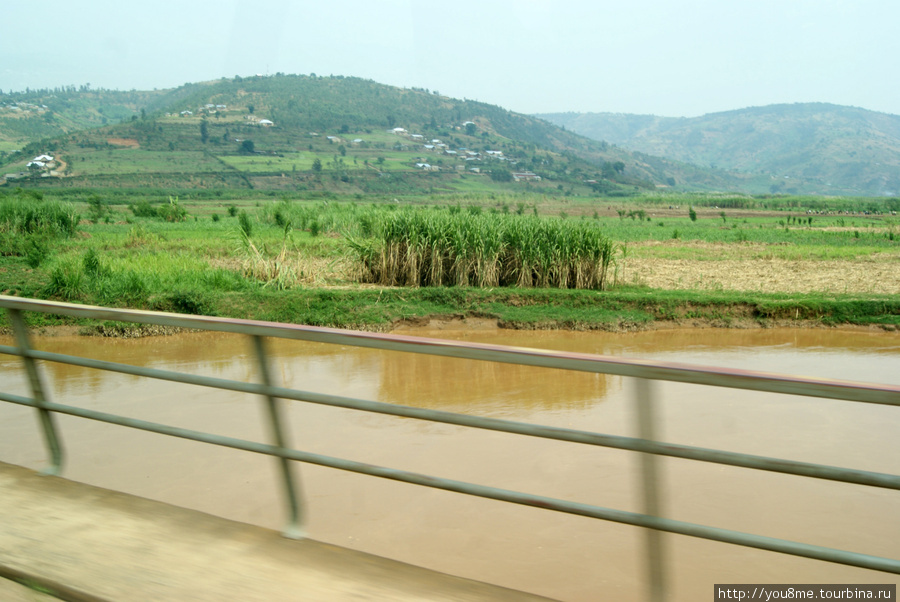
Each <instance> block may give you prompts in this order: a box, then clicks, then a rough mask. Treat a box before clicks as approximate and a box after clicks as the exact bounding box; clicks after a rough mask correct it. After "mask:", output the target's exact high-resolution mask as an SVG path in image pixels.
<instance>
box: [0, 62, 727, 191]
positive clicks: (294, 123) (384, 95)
mask: <svg viewBox="0 0 900 602" xmlns="http://www.w3.org/2000/svg"><path fill="white" fill-rule="evenodd" d="M14 96H15V98H13V97H14ZM19 96H21V95H18V96H16V95H11V94H7V95H3V96H0V98H2V99H3V106H4V107H7V109H8V110H6V112H4V113H0V116H4V115H5V116H6V117H5V118H6V119H7V120H8V121H10V122H14V121H15V120H16V119H19V120H20V121H22V122H23V124H24V123H25V122H27V123H28V124H30V125H29V126H28V127H24V125H23V127H21V128H19V130H17V131H20V132H21V135H18V137H14V136H11V137H9V138H8V139H7V141H6V143H7V145H8V146H9V145H11V144H12V143H13V142H15V143H17V144H19V143H21V142H25V144H23V145H22V147H21V148H22V150H21V152H18V153H12V152H9V151H7V152H6V153H5V154H4V156H3V157H2V161H3V163H2V166H0V175H6V176H7V185H28V186H38V185H39V186H66V187H115V188H146V187H153V188H165V189H172V190H182V189H235V188H252V189H264V190H285V191H288V190H330V191H336V192H340V193H350V194H366V193H382V194H403V193H406V192H413V191H416V192H421V191H423V190H424V191H427V192H429V193H435V192H437V193H440V192H490V191H493V190H510V189H514V190H522V189H530V190H535V191H541V190H554V191H562V190H564V191H568V192H570V193H575V194H594V195H597V194H613V195H618V196H622V195H627V194H633V193H634V192H636V191H639V190H648V189H655V188H657V187H660V186H661V187H673V186H679V187H682V188H707V189H736V188H739V187H740V183H739V181H738V180H736V179H734V178H732V177H731V176H729V175H728V174H725V173H724V172H714V171H711V170H698V169H697V168H696V167H694V166H689V165H683V164H679V163H677V162H673V161H669V160H666V159H660V158H654V157H649V156H644V155H639V154H633V153H631V152H628V151H626V150H624V149H622V148H618V147H616V146H612V145H609V144H607V143H605V142H598V141H594V140H591V139H589V138H586V137H583V136H580V135H577V134H575V133H572V132H569V131H565V130H564V129H562V128H560V127H557V126H555V125H553V124H551V123H549V122H547V121H545V120H542V119H537V118H534V117H530V116H526V115H521V114H516V113H512V112H510V111H507V110H505V109H503V108H501V107H497V106H493V105H488V104H484V103H480V102H475V101H469V100H459V99H453V98H448V97H445V96H441V95H439V94H437V93H430V92H428V91H426V90H421V89H401V88H395V87H391V86H385V85H381V84H378V83H375V82H372V81H369V80H363V79H359V78H352V77H341V76H337V77H334V76H329V77H317V76H315V75H309V76H306V75H283V74H277V75H275V76H271V77H263V76H255V77H249V78H240V77H236V78H234V79H222V80H216V81H211V82H204V83H198V84H186V85H184V86H182V87H180V88H178V89H176V90H166V91H154V92H109V91H91V90H86V89H80V90H75V89H67V90H63V91H59V90H56V91H41V92H39V93H31V96H29V97H28V98H29V99H30V100H29V101H27V102H28V103H29V106H30V107H31V108H29V109H28V110H29V111H31V112H32V113H33V114H29V116H28V117H27V119H24V118H23V117H22V116H21V115H18V113H21V112H22V107H24V106H25V104H26V101H25V100H24V99H22V98H19ZM13 103H15V104H16V107H18V109H13V108H12V104H13ZM38 103H40V104H38ZM7 113H9V115H7ZM63 122H65V127H63ZM29 128H30V129H29ZM398 128H399V129H398ZM10 131H12V130H10ZM42 154H49V155H51V156H53V157H54V163H53V164H51V165H49V166H46V167H43V168H40V169H37V168H35V167H34V166H32V167H29V166H28V163H29V162H31V160H32V159H33V158H34V157H36V156H38V155H42ZM523 174H524V175H523Z"/></svg>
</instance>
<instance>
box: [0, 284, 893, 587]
mask: <svg viewBox="0 0 900 602" xmlns="http://www.w3.org/2000/svg"><path fill="white" fill-rule="evenodd" d="M0 307H4V308H6V309H7V311H8V313H9V316H10V322H11V324H12V326H13V330H14V331H15V334H16V346H15V347H10V346H0V353H4V354H9V355H17V356H20V357H22V358H23V361H24V364H25V368H26V371H27V373H28V375H29V380H30V383H31V387H32V395H33V397H32V398H26V397H21V396H17V395H11V394H8V393H3V392H0V401H7V402H10V403H14V404H20V405H25V406H31V407H34V408H36V409H37V411H38V415H39V418H40V422H41V425H42V428H43V431H44V436H45V441H46V444H47V447H48V451H49V454H50V457H51V468H50V472H56V473H58V472H59V471H60V470H61V465H62V458H63V456H62V449H61V446H60V443H59V438H58V436H57V434H56V426H55V423H54V421H53V419H52V418H53V413H61V414H69V415H73V416H80V417H83V418H88V419H92V420H100V421H104V422H109V423H112V424H119V425H123V426H128V427H132V428H138V429H142V430H147V431H151V432H157V433H162V434H167V435H171V436H176V437H182V438H187V439H192V440H195V441H202V442H206V443H211V444H215V445H222V446H226V447H231V448H235V449H243V450H246V451H251V452H256V453H263V454H267V455H271V456H274V457H276V458H277V460H278V462H279V467H280V470H281V473H282V482H283V485H284V492H285V499H286V504H287V507H288V515H289V518H288V526H287V527H286V529H285V534H286V535H287V536H292V537H299V536H300V535H301V532H302V531H301V521H302V515H301V512H300V502H299V495H298V489H299V488H298V486H297V485H296V479H295V477H294V475H293V473H292V471H291V466H290V462H289V461H290V460H295V461H300V462H306V463H311V464H318V465H322V466H329V467H332V468H337V469H341V470H348V471H353V472H359V473H363V474H369V475H373V476H379V477H383V478H388V479H394V480H398V481H404V482H408V483H416V484H420V485H425V486H428V487H435V488H439V489H445V490H448V491H456V492H459V493H466V494H469V495H476V496H480V497H486V498H490V499H496V500H503V501H507V502H512V503H517V504H524V505H528V506H536V507H540V508H545V509H549V510H554V511H559V512H566V513H570V514H577V515H582V516H589V517H593V518H599V519H603V520H609V521H614V522H620V523H625V524H630V525H634V526H639V527H646V528H648V535H647V538H648V539H647V557H648V571H649V572H648V575H649V577H648V580H649V582H650V588H651V596H650V597H651V598H652V599H654V600H658V599H662V597H663V592H664V582H665V581H664V579H665V577H664V566H665V562H664V558H663V554H662V551H663V546H662V544H661V540H660V537H659V536H660V532H670V533H679V534H683V535H690V536H694V537H700V538H704V539H711V540H715V541H722V542H727V543H733V544H737V545H742V546H749V547H754V548H760V549H765V550H770V551H775V552H782V553H786V554H793V555H797V556H804V557H807V558H814V559H818V560H825V561H829V562H836V563H840V564H846V565H851V566H857V567H863V568H868V569H873V570H879V571H886V572H891V573H896V574H900V560H896V559H889V558H882V557H877V556H870V555H865V554H859V553H856V552H850V551H844V550H836V549H832V548H825V547H821V546H815V545H811V544H805V543H799V542H792V541H786V540H781V539H776V538H771V537H763V536H759V535H753V534H747V533H741V532H737V531H730V530H726V529H719V528H715V527H708V526H704V525H697V524H693V523H687V522H684V521H676V520H672V519H667V518H663V517H661V516H660V515H661V514H662V513H663V512H662V504H661V500H662V494H661V492H660V491H658V482H659V478H658V472H659V468H658V466H657V464H656V461H655V457H656V456H658V455H663V456H670V457H676V458H684V459H691V460H698V461H703V462H713V463H718V464H726V465H731V466H740V467H744V468H752V469H758V470H766V471H773V472H780V473H786V474H792V475H798V476H806V477H813V478H819V479H827V480H832V481H839V482H846V483H854V484H858V485H866V486H873V487H882V488H887V489H894V490H900V475H894V474H886V473H877V472H870V471H862V470H855V469H850V468H843V467H835V466H826V465H820V464H813V463H807V462H797V461H792V460H785V459H780V458H769V457H764V456H754V455H748V454H741V453H736V452H728V451H723V450H712V449H705V448H699V447H694V446H687V445H679V444H671V443H662V442H657V441H654V430H655V427H654V425H655V423H656V418H655V412H654V403H655V402H654V395H653V392H652V386H651V385H652V381H653V380H667V381H674V382H685V383H695V384H703V385H711V386H718V387H727V388H734V389H746V390H754V391H766V392H775V393H786V394H792V395H806V396H813V397H823V398H829V399H842V400H848V401H857V402H865V403H876V404H884V405H893V406H897V405H900V386H893V385H873V384H868V383H858V382H849V381H834V380H825V379H811V378H803V377H796V376H787V375H780V374H771V373H761V372H752V371H745V370H734V369H725V368H712V367H699V366H688V365H684V364H676V363H663V362H651V361H643V360H634V359H623V358H613V357H608V356H597V355H589V354H580V353H569V352H558V351H544V350H537V349H525V348H511V347H501V346H496V345H486V344H478V343H459V342H451V341H443V340H436V339H424V338H418V337H407V336H398V335H386V334H379V333H370V332H356V331H347V330H339V329H331V328H318V327H310V326H296V325H285V324H276V323H269V322H259V321H252V320H236V319H227V318H213V317H208V316H186V315H178V314H167V313H161V312H148V311H138V310H123V309H109V308H101V307H90V306H82V305H74V304H69V303H58V302H50V301H36V300H29V299H20V298H16V297H7V296H2V295H0ZM23 311H35V312H43V313H51V314H58V315H66V316H73V317H79V318H92V319H100V320H115V321H121V322H135V323H144V324H156V325H163V326H170V327H178V328H189V329H202V330H212V331H220V332H232V333H239V334H244V335H249V336H251V337H252V338H253V341H254V346H255V349H256V352H257V359H258V361H259V364H260V368H261V376H262V378H261V380H262V382H261V383H247V382H241V381H231V380H225V379H219V378H212V377H205V376H199V375H193V374H185V373H179V372H172V371H167V370H158V369H152V368H143V367H140V366H132V365H127V364H120V363H115V362H108V361H103V360H95V359H90V358H82V357H76V356H71V355H65V354H58V353H50V352H46V351H39V350H35V349H32V348H31V345H30V343H29V341H28V335H27V330H26V327H25V322H24V320H23V319H22V315H21V312H23ZM264 337H276V338H286V339H295V340H306V341H314V342H321V343H330V344H337V345H349V346H357V347H369V348H377V349H385V350H393V351H403V352H412V353H424V354H430V355H441V356H447V357H456V358H467V359H477V360H483V361H493V362H502V363H511V364H520V365H528V366H538V367H546V368H558V369H564V370H577V371H583V372H594V373H604V374H617V375H622V376H628V377H633V378H636V379H637V383H638V386H637V393H636V398H637V400H636V403H637V410H638V424H637V430H638V433H639V437H637V438H633V437H622V436H615V435H607V434H602V433H595V432H589V431H580V430H575V429H564V428H559V427H548V426H541V425H534V424H527V423H521V422H515V421H509V420H501V419H496V418H485V417H478V416H469V415H464V414H455V413H451V412H446V411H441V410H431V409H424V408H415V407H409V406H398V405H393V404H389V403H383V402H376V401H370V400H363V399H353V398H347V397H340V396H335V395H328V394H322V393H314V392H310V391H302V390H296V389H289V388H284V387H279V386H275V384H274V383H273V382H272V380H271V378H270V376H269V370H268V363H267V359H266V357H267V356H266V351H265V346H264ZM36 360H43V361H53V362H60V363H65V364H70V365H75V366H82V367H86V368H92V369H99V370H106V371H112V372H119V373H123V374H131V375H136V376H142V377H149V378H156V379H161V380H166V381H171V382H180V383H188V384H194V385H201V386H206V387H214V388H219V389H225V390H231V391H238V392H244V393H250V394H256V395H260V396H262V397H264V399H265V400H266V405H267V408H268V415H269V421H270V435H271V437H272V441H273V444H263V443H257V442H252V441H246V440H242V439H235V438H231V437H223V436H220V435H214V434H210V433H204V432H199V431H194V430H189V429H182V428H178V427H172V426H168V425H162V424H157V423H152V422H147V421H143V420H137V419H131V418H125V417H121V416H117V415H113V414H109V413H104V412H98V411H94V410H87V409H83V408H77V407H72V406H66V405H63V404H57V403H52V402H50V401H47V399H46V397H45V396H44V394H43V390H44V388H43V385H42V383H41V378H40V374H39V372H38V370H37V366H36ZM280 399H290V400H296V401H303V402H308V403H317V404H323V405H330V406H336V407H342V408H349V409H356V410H362V411H367V412H377V413H382V414H388V415H394V416H404V417H409V418H416V419H422V420H429V421H434V422H443V423H447V424H455V425H461V426H468V427H473V428H480V429H488V430H494V431H501V432H508V433H516V434H521V435H527V436H534V437H543V438H548V439H556V440H560V441H569V442H575V443H583V444H588V445H596V446H602V447H610V448H617V449H625V450H630V451H636V452H643V453H642V470H641V473H642V481H641V482H642V488H643V512H642V513H635V512H625V511H621V510H614V509H610V508H602V507H599V506H592V505H589V504H582V503H575V502H569V501H564V500H559V499H554V498H547V497H541V496H534V495H529V494H526V493H521V492H514V491H509V490H504V489H498V488H493V487H486V486H482V485H475V484H471V483H465V482H460V481H453V480H449V479H443V478H439V477H434V476H429V475H423V474H418V473H412V472H408V471H401V470H395V469H390V468H385V467H380V466H373V465H370V464H365V463H360V462H355V461H351V460H345V459H340V458H334V457H330V456H324V455H321V454H312V453H308V452H303V451H300V450H297V449H292V448H289V447H288V444H287V440H286V436H285V434H284V431H283V429H282V426H281V418H280V410H279V403H278V400H280Z"/></svg>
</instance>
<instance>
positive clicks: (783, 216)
mask: <svg viewBox="0 0 900 602" xmlns="http://www.w3.org/2000/svg"><path fill="white" fill-rule="evenodd" d="M235 196H238V197H239V195H235ZM310 196H311V197H313V198H309V197H310ZM684 200H685V199H684V198H678V197H671V198H670V199H669V203H665V202H663V203H660V202H658V201H659V199H657V198H647V199H643V200H642V201H641V200H638V201H635V200H632V199H627V200H623V199H584V198H580V199H573V198H567V197H564V196H558V197H548V196H544V195H536V194H535V195H528V194H524V195H503V194H494V195H490V194H489V195H484V194H480V195H479V194H476V193H472V194H468V193H459V194H457V195H452V196H447V195H445V196H442V197H440V196H429V195H418V196H410V197H404V198H402V199H398V198H393V197H391V196H388V197H383V198H381V199H378V200H374V201H373V200H372V199H371V198H368V199H365V200H363V199H362V198H359V197H355V196H351V197H348V198H342V197H340V196H336V195H333V194H322V195H318V196H317V195H307V198H305V199H300V198H295V199H288V198H286V197H283V198H275V197H273V196H271V195H269V194H268V193H266V194H259V195H257V196H256V197H255V198H253V197H250V198H247V197H243V198H232V199H229V198H228V196H227V195H223V197H222V198H220V199H186V200H178V199H177V198H175V197H165V198H158V196H153V195H150V196H147V197H143V198H142V197H139V196H136V195H135V196H130V197H129V196H123V195H119V196H116V197H103V196H100V195H98V194H86V193H81V192H79V193H74V192H70V193H67V194H63V193H60V194H58V195H56V196H54V195H53V194H50V193H49V192H48V191H44V193H43V194H42V193H39V192H36V191H27V190H19V191H14V192H11V193H9V194H6V195H5V196H3V197H2V198H0V292H2V293H3V294H7V295H18V296H27V297H39V298H53V299H61V300H66V301H72V302H82V303H89V304H97V305H110V306H128V307H139V308H149V309H158V310H166V311H178V312H188V313H207V314H216V315H229V316H235V317H247V318H257V319H266V320H275V321H284V322H294V323H306V324H315V325H328V326H340V327H357V328H373V329H388V328H390V327H391V326H392V325H393V324H396V323H397V322H398V321H402V320H413V321H415V320H423V319H428V318H431V317H434V316H438V317H442V318H460V317H479V318H488V319H494V320H497V321H498V323H500V324H501V325H503V326H507V327H516V328H578V329H591V328H602V329H632V328H649V327H654V326H658V325H659V324H661V323H672V322H675V323H678V324H694V325H705V324H714V325H720V326H728V325H731V326H753V325H758V326H768V325H775V324H781V323H782V322H783V321H792V322H793V323H800V322H802V323H808V324H822V325H838V324H856V325H879V326H881V327H883V328H886V329H891V330H893V329H895V328H897V327H898V326H900V240H898V237H900V222H898V221H897V217H896V216H894V215H891V214H890V211H886V212H879V213H877V214H876V213H872V212H869V213H867V209H866V208H865V207H866V206H867V203H868V201H865V200H857V201H846V202H845V205H846V208H844V209H840V210H838V209H833V210H829V209H821V210H818V209H817V210H816V211H820V212H819V213H813V212H811V211H812V210H808V209H807V210H804V209H802V208H800V207H792V206H790V205H789V204H788V203H781V204H779V203H772V206H770V207H766V208H752V209H747V208H735V209H719V208H718V207H716V206H715V205H714V204H713V203H714V202H715V201H714V200H710V199H705V200H704V199H701V198H697V197H694V198H692V199H691V200H692V202H696V203H697V206H696V208H695V209H694V213H695V214H696V219H692V218H691V216H690V206H688V205H686V204H684ZM700 201H704V202H705V201H709V205H710V206H705V205H700ZM428 224H437V226H435V227H434V228H433V229H432V230H427V228H428V227H430V226H428ZM453 224H456V225H457V226H458V232H460V233H468V234H471V236H468V238H466V237H464V236H461V235H460V236H458V237H457V238H453V237H452V236H450V233H451V231H453V228H454V227H455V226H453ZM389 227H393V228H394V230H393V231H392V232H393V233H394V234H393V235H395V234H397V233H398V232H399V233H400V234H403V236H400V237H399V238H397V237H396V236H395V237H394V238H389V237H388V236H387V235H386V233H387V232H388V230H389ZM529 227H530V228H531V230H528V228H529ZM527 232H532V234H531V235H532V236H534V237H535V238H533V239H531V240H530V241H528V240H525V239H515V238H512V236H514V235H519V236H524V235H525V233H527ZM442 233H446V236H444V235H443V234H442ZM426 234H427V236H426ZM475 234H478V236H477V237H476V236H475ZM393 235H392V236H393ZM429 237H430V238H429ZM430 241H433V242H430ZM479 241H480V242H479ZM391 245H394V246H391ZM442 245H443V246H442ZM579 245H581V247H583V248H584V249H588V250H590V249H600V248H601V247H602V248H603V249H605V251H604V252H603V253H598V254H596V257H597V260H596V262H595V263H590V261H589V256H590V253H591V252H592V251H589V252H588V251H586V252H584V253H586V254H584V253H583V251H582V250H580V249H581V247H579ZM479 249H481V250H479ZM539 250H540V253H538V251H539ZM382 251H385V252H384V253H383V255H378V253H381V252H382ZM387 251H390V252H389V253H388V252H387ZM524 251H529V252H531V254H530V255H528V254H527V253H523V252H524ZM388 256H390V257H393V259H392V260H391V261H393V262H394V263H395V264H396V266H395V267H398V269H399V272H398V274H399V275H397V276H393V277H388V278H387V279H386V280H385V279H379V278H378V277H376V276H375V275H374V274H376V273H377V274H383V271H379V270H382V267H383V266H381V264H378V266H380V267H378V266H376V263H377V262H378V261H381V260H380V259H377V258H379V257H388ZM385 261H386V260H385ZM373 266H375V267H376V268H377V269H375V270H374V271H373ZM523 266H525V267H523ZM564 266H565V267H564ZM601 267H602V268H603V269H604V270H605V271H604V272H603V277H599V275H600V274H601V272H600V271H599V270H600V269H601ZM439 268H440V269H444V272H443V274H444V275H440V274H438V269H439ZM416 270H417V271H416ZM515 270H519V271H515ZM594 275H597V276H598V277H594ZM438 282H439V283H440V285H439V286H432V285H431V284H435V283H438ZM579 283H580V284H579ZM35 319H42V320H48V321H49V322H50V323H52V322H53V319H52V318H35Z"/></svg>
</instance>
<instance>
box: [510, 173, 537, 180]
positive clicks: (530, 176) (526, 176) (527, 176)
mask: <svg viewBox="0 0 900 602" xmlns="http://www.w3.org/2000/svg"><path fill="white" fill-rule="evenodd" d="M512 177H513V180H514V181H516V182H522V181H529V180H534V181H535V182H540V181H541V176H539V175H537V174H535V173H531V172H530V171H520V172H518V173H514V174H513V175H512Z"/></svg>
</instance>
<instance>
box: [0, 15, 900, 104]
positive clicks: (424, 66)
mask: <svg viewBox="0 0 900 602" xmlns="http://www.w3.org/2000/svg"><path fill="white" fill-rule="evenodd" d="M3 14H4V16H3V20H2V23H0V90H2V91H4V92H9V91H23V90H25V89H26V88H32V89H34V88H53V87H57V86H65V85H75V86H81V85H83V84H90V85H91V86H92V87H94V88H97V87H102V88H110V89H118V90H130V89H138V90H150V89H166V88H174V87H177V86H180V85H182V84H185V83H189V82H190V83H193V82H199V81H207V80H213V79H218V78H221V77H233V76H235V75H240V76H248V75H255V74H264V75H265V74H274V73H276V72H282V73H298V74H309V73H316V74H317V75H344V76H356V77H362V78H365V79H370V80H374V81H376V82H379V83H383V84H389V85H393V86H400V87H416V88H426V89H429V90H432V91H434V90H437V91H439V92H440V93H441V94H443V95H446V96H451V97H455V98H467V99H470V100H479V101H482V102H486V103H490V104H494V105H499V106H502V107H504V108H506V109H509V110H511V111H515V112H518V113H555V112H568V111H574V112H613V113H636V114H653V115H660V116H667V117H694V116H698V115H702V114H706V113H714V112H719V111H728V110H733V109H741V108H745V107H750V106H763V105H769V104H776V103H795V102H827V103H833V104H839V105H849V106H855V107H861V108H865V109H870V110H874V111H880V112H884V113H893V114H900V78H898V76H900V35H898V34H900V2H898V1H897V0H846V1H845V0H616V1H615V2H613V1H609V0H479V2H434V1H428V0H415V1H413V0H365V1H362V0H318V1H315V2H313V1H307V0H282V1H281V2H278V3H266V2H257V1H253V0H217V1H215V2H212V1H207V0H195V1H192V2H184V1H183V0H179V1H173V0H154V1H153V2H121V1H120V0H116V1H109V0H65V1H62V0H42V1H41V2H40V3H37V4H35V3H28V2H14V3H10V4H9V6H5V7H4V10H3Z"/></svg>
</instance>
